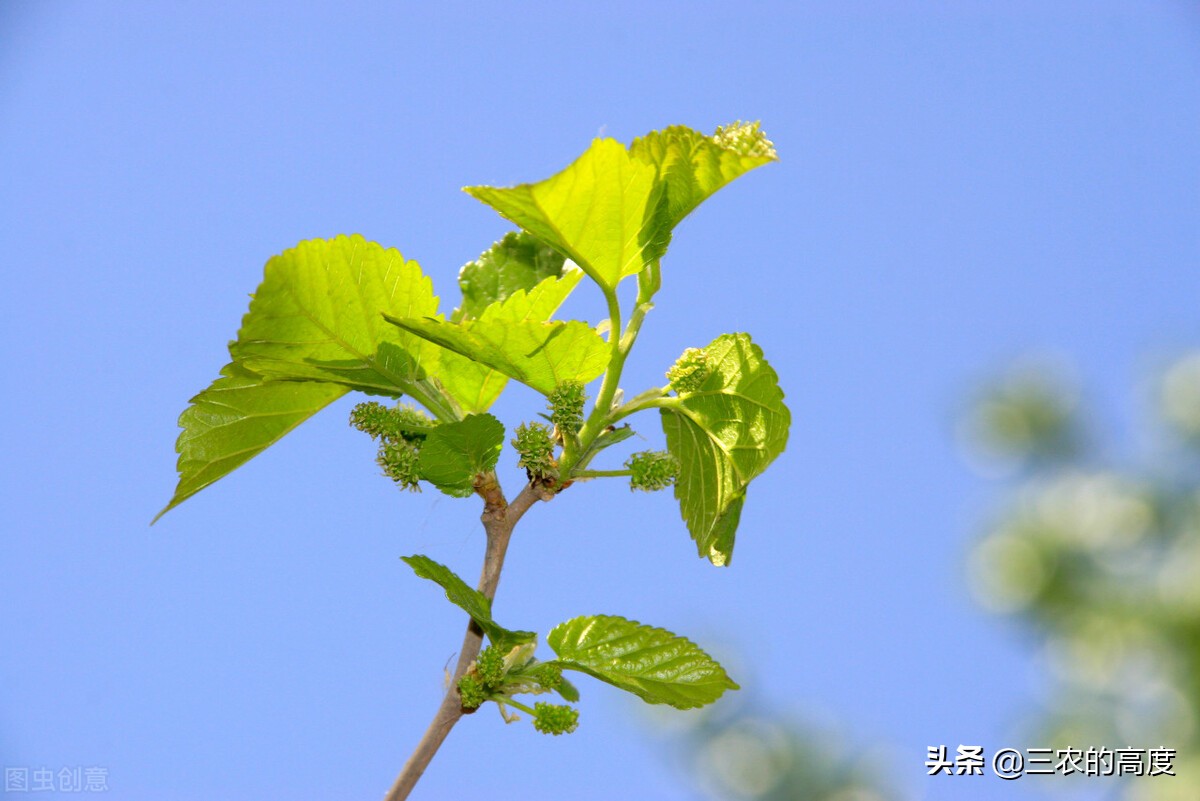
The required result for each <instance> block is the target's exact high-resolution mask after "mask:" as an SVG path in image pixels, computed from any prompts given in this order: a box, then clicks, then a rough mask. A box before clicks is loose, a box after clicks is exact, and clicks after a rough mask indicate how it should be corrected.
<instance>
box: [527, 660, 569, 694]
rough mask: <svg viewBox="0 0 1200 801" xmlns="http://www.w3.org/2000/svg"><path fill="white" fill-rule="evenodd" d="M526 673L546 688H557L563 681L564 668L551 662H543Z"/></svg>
mask: <svg viewBox="0 0 1200 801" xmlns="http://www.w3.org/2000/svg"><path fill="white" fill-rule="evenodd" d="M526 675H528V676H529V677H530V678H531V679H533V680H534V681H536V682H537V683H538V685H540V686H541V687H542V688H544V689H546V690H557V689H558V688H559V687H561V686H562V683H563V677H562V668H561V667H559V666H558V665H555V664H551V663H549V662H543V663H541V664H540V665H538V666H537V667H535V668H533V669H532V670H530V671H529V672H528V673H527V674H526Z"/></svg>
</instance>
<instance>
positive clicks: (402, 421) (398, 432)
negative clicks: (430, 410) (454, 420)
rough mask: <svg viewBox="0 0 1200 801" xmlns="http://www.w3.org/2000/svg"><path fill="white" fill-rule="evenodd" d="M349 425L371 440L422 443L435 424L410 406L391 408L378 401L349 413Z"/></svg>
mask: <svg viewBox="0 0 1200 801" xmlns="http://www.w3.org/2000/svg"><path fill="white" fill-rule="evenodd" d="M350 425H352V426H354V427H355V428H357V429H358V430H359V431H362V432H364V433H366V434H369V435H370V436H371V439H379V440H384V441H399V440H404V441H406V442H412V443H419V442H420V441H422V440H424V439H425V435H426V434H427V433H428V431H429V429H430V428H432V427H433V426H434V421H433V420H430V419H429V418H428V417H427V416H426V415H425V414H424V413H423V412H420V411H418V410H417V409H414V408H413V407H411V406H395V407H391V408H389V407H387V406H384V405H383V404H382V403H377V402H376V401H366V402H365V403H360V404H358V405H357V406H355V407H354V408H353V409H351V410H350Z"/></svg>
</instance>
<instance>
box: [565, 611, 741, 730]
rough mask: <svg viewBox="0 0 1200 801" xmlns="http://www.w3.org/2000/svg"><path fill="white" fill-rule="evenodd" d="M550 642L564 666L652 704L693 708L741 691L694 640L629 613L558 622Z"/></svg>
mask: <svg viewBox="0 0 1200 801" xmlns="http://www.w3.org/2000/svg"><path fill="white" fill-rule="evenodd" d="M546 642H547V643H548V644H549V645H550V647H551V648H553V649H554V653H555V654H557V655H558V660H557V663H558V664H559V665H561V666H562V667H564V668H569V669H571V670H578V671H581V672H583V673H587V674H589V675H591V676H594V677H595V678H597V679H600V680H601V681H605V682H608V683H609V684H611V685H613V686H614V687H619V688H621V689H622V690H626V691H628V692H631V693H633V694H634V695H637V696H638V697H639V698H641V699H642V700H644V701H646V702H648V703H651V704H670V705H671V706H673V707H676V708H678V709H691V708H693V707H698V706H704V705H705V704H711V703H712V702H713V701H715V700H717V699H718V698H720V697H721V695H722V694H723V693H724V692H725V691H726V690H736V689H738V686H737V684H735V683H734V682H733V680H732V679H730V678H729V676H728V675H727V674H726V673H725V669H724V668H722V667H721V666H720V665H719V664H718V663H717V662H716V661H715V660H713V658H712V657H710V656H709V655H708V654H706V653H705V652H704V651H702V650H701V649H700V648H699V647H698V646H697V645H695V644H694V643H693V642H691V641H690V640H688V639H686V638H684V637H680V636H678V635H675V634H672V633H671V632H669V631H665V630H663V629H658V628H654V627H652V626H644V625H642V624H641V623H638V622H636V621H633V620H626V619H625V618H623V617H616V616H613V615H596V616H592V617H577V618H575V619H574V620H568V621H567V622H565V623H560V624H559V625H557V626H555V627H554V629H553V630H552V631H551V632H550V634H549V635H548V636H547V637H546Z"/></svg>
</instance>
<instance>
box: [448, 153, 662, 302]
mask: <svg viewBox="0 0 1200 801" xmlns="http://www.w3.org/2000/svg"><path fill="white" fill-rule="evenodd" d="M655 174H656V170H655V168H654V167H653V166H651V165H650V164H647V163H645V162H644V161H641V160H639V159H635V158H632V157H631V156H630V155H629V152H628V151H627V150H626V149H625V146H624V145H622V144H621V143H620V142H618V141H616V140H615V139H596V140H595V141H593V142H592V145H591V147H589V148H588V149H587V150H586V151H584V153H583V155H582V156H580V157H579V158H578V159H576V160H575V162H574V163H572V164H571V165H570V166H569V167H567V168H566V169H565V170H563V171H562V172H560V173H558V174H557V175H554V176H552V177H550V178H547V179H546V180H544V181H540V182H538V183H535V184H521V185H519V186H514V187H509V188H496V187H491V186H469V187H466V189H465V191H466V192H467V193H468V194H470V195H471V196H472V197H474V198H476V199H478V200H480V201H482V202H484V203H486V204H487V205H489V206H491V207H492V208H494V209H495V210H496V211H498V212H499V213H500V214H501V216H503V217H505V218H507V219H508V220H511V221H512V222H514V223H516V224H517V225H519V226H520V227H521V228H524V229H525V230H526V231H529V232H530V233H532V234H533V235H534V236H536V237H537V238H539V239H541V240H542V241H543V242H545V243H547V244H549V245H552V246H553V247H555V248H557V249H558V250H559V251H561V252H562V253H564V254H566V255H567V256H569V257H570V258H571V259H572V260H573V261H574V262H575V263H576V264H578V265H579V266H580V267H582V268H583V270H584V271H585V272H587V274H588V275H590V276H591V277H592V278H593V279H595V280H596V281H597V282H598V283H599V284H600V285H601V286H603V287H606V288H609V289H611V288H612V287H615V286H616V285H617V282H618V281H620V280H621V278H623V277H624V276H627V275H635V274H637V273H638V272H640V271H641V270H642V268H643V267H644V266H645V265H646V264H647V263H648V262H650V261H653V260H655V259H657V258H659V257H661V255H662V250H663V247H662V245H661V241H660V240H661V233H662V232H661V231H659V230H657V218H656V215H655V214H654V210H655V204H656V203H657V201H658V197H659V195H658V194H656V191H655V190H656V183H655Z"/></svg>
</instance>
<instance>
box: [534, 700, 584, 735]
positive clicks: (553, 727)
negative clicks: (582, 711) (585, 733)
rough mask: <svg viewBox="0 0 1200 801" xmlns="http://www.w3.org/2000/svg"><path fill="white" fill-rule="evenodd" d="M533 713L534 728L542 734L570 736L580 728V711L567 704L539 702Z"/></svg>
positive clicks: (535, 705)
mask: <svg viewBox="0 0 1200 801" xmlns="http://www.w3.org/2000/svg"><path fill="white" fill-rule="evenodd" d="M533 711H534V716H533V728H535V729H537V730H538V731H540V732H541V733H542V734H553V735H555V736H557V735H559V734H570V733H571V732H573V731H575V729H576V728H577V727H578V726H579V710H578V709H575V708H574V707H569V706H566V705H565V704H547V703H546V702H544V701H539V702H538V703H536V704H534V705H533Z"/></svg>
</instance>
